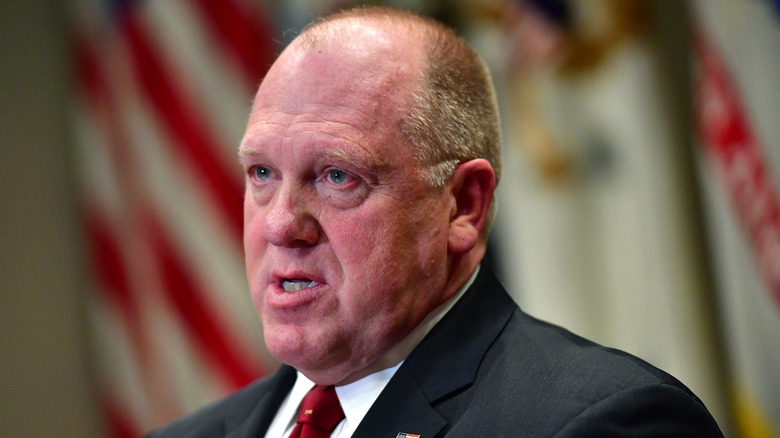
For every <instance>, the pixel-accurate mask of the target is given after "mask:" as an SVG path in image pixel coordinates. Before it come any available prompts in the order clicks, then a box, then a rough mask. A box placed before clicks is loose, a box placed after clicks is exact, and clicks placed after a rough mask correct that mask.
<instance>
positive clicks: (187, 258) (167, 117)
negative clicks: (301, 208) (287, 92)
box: [70, 0, 277, 437]
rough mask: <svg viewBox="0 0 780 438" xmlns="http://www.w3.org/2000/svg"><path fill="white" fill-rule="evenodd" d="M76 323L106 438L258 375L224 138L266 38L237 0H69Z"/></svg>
mask: <svg viewBox="0 0 780 438" xmlns="http://www.w3.org/2000/svg"><path fill="white" fill-rule="evenodd" d="M70 5H71V6H72V7H71V12H72V16H73V20H71V22H72V23H73V24H74V25H73V27H72V29H71V30H72V32H71V36H72V47H73V53H74V63H73V65H74V81H75V86H74V105H73V110H72V112H71V113H72V119H73V120H72V122H73V126H74V132H75V142H74V143H75V145H76V161H77V167H78V176H77V177H78V181H79V183H80V186H81V187H82V188H83V190H82V194H83V196H82V213H83V223H84V238H85V241H86V242H87V246H88V255H89V258H90V260H89V264H90V268H91V272H92V279H93V281H92V282H91V288H90V293H89V299H88V302H89V309H88V328H87V329H88V331H89V333H90V337H91V339H92V342H91V346H92V353H93V356H94V359H95V361H94V364H95V366H94V373H93V375H94V382H95V387H96V388H97V390H98V399H99V405H100V408H101V413H102V417H103V419H104V422H105V426H106V431H107V433H106V435H107V436H111V437H133V436H139V435H141V434H143V433H144V432H146V431H148V430H149V429H151V428H153V427H157V426H159V425H162V424H164V423H167V422H169V421H170V420H172V419H173V418H175V417H178V416H179V415H181V414H183V413H185V412H188V411H191V410H193V409H195V408H197V407H198V406H201V405H203V404H205V403H206V402H207V401H210V400H213V399H215V398H217V397H218V396H220V395H222V394H225V393H226V392H229V391H232V390H235V389H236V388H238V387H241V386H243V385H245V384H246V383H248V382H250V381H252V380H254V379H256V378H258V377H260V376H262V375H264V374H267V373H268V372H270V371H272V370H273V369H274V368H275V367H276V362H275V360H274V359H273V358H272V357H270V356H269V355H268V353H267V352H266V351H265V350H264V347H263V341H262V332H261V327H260V323H259V320H258V318H257V316H256V315H255V312H254V309H253V307H252V304H251V300H250V298H249V293H248V288H247V286H246V280H245V275H244V264H243V250H242V239H241V235H242V220H243V215H242V205H243V204H242V194H243V176H242V174H241V171H240V168H239V166H238V163H237V159H236V147H237V145H238V142H239V140H240V138H241V135H242V133H243V130H244V127H245V123H246V118H247V115H248V113H249V108H250V105H251V99H252V96H253V93H254V91H255V89H256V87H257V84H258V83H259V81H260V80H261V78H262V76H263V74H264V72H265V70H266V69H267V68H268V66H270V64H271V62H272V60H273V57H274V56H275V53H276V51H277V47H276V45H275V44H274V42H273V31H272V30H271V29H270V27H269V24H268V20H267V18H266V16H265V15H264V11H263V10H262V8H261V6H260V5H259V4H258V3H257V2H250V1H248V0H247V1H244V0H157V1H155V0H149V1H141V0H135V1H133V0H124V1H120V0H114V1H109V0H74V1H73V2H72V3H70Z"/></svg>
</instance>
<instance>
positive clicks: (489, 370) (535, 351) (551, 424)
mask: <svg viewBox="0 0 780 438" xmlns="http://www.w3.org/2000/svg"><path fill="white" fill-rule="evenodd" d="M474 389H475V394H474V396H475V397H477V398H480V399H482V400H487V402H486V405H493V407H492V408H489V409H494V408H496V407H497V406H502V407H503V408H504V410H506V407H508V406H511V407H512V408H511V411H513V412H514V413H515V414H516V415H512V416H511V417H513V418H514V420H512V421H509V422H508V423H507V424H505V425H504V426H509V425H510V423H522V425H519V424H511V427H521V428H523V429H528V430H536V431H539V432H540V431H543V430H544V431H546V433H544V434H541V435H555V434H557V433H560V434H561V436H567V433H569V432H571V433H575V432H576V433H580V432H582V431H584V430H585V431H587V430H599V431H604V430H605V429H604V428H605V427H607V428H608V427H613V426H614V422H620V421H624V420H626V421H630V422H634V423H635V424H634V426H635V427H641V428H645V429H647V428H650V429H647V430H656V432H658V433H659V434H660V435H664V436H666V435H669V434H671V435H674V434H679V433H680V432H681V431H684V432H685V433H688V432H691V433H692V435H690V436H718V435H719V431H718V428H717V425H716V424H715V422H714V420H713V419H712V417H711V416H710V414H709V413H708V412H707V409H706V407H705V406H704V404H703V403H702V402H701V401H700V400H699V399H698V398H697V397H696V395H694V394H693V392H691V391H690V390H689V389H688V388H687V387H686V386H685V385H684V384H683V383H681V382H680V381H679V380H677V379H676V378H674V377H673V376H672V375H670V374H668V373H666V372H664V371H663V370H661V369H659V368H657V367H655V366H653V365H651V364H649V363H648V362H646V361H644V360H642V359H640V358H638V357H636V356H634V355H631V354H629V353H626V352H623V351H620V350H616V349H612V348H607V347H604V346H601V345H598V344H596V343H594V342H591V341H589V340H587V339H585V338H582V337H580V336H578V335H575V334H573V333H571V332H569V331H568V330H566V329H563V328H561V327H558V326H555V325H553V324H549V323H547V322H544V321H540V320H537V319H535V318H533V317H531V316H529V315H527V314H525V313H523V312H522V311H520V310H519V309H517V310H516V311H515V312H514V314H513V315H512V317H511V318H510V320H509V322H508V324H507V325H506V326H505V328H504V331H503V332H502V334H501V336H499V337H498V338H497V339H496V341H495V343H494V344H493V346H492V347H491V348H490V350H489V352H488V354H487V355H486V356H485V358H484V360H483V363H482V366H481V368H480V371H479V373H478V375H477V378H476V379H475V381H474ZM629 417H630V418H629ZM645 423H646V424H645ZM494 427H496V426H495V425H494ZM497 427H500V426H497ZM663 427H667V428H666V429H664V428H663ZM652 428H657V429H652ZM687 428H690V429H687ZM697 429H698V431H697ZM567 431H568V432H567ZM576 433H575V435H576ZM671 435H670V436H671Z"/></svg>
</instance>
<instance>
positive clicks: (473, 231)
mask: <svg viewBox="0 0 780 438" xmlns="http://www.w3.org/2000/svg"><path fill="white" fill-rule="evenodd" d="M450 183H451V184H452V192H451V193H452V197H451V203H452V206H451V211H450V228H449V236H448V242H447V243H448V250H449V252H450V253H451V254H456V255H460V254H465V253H467V252H469V251H470V250H471V249H472V248H474V246H475V245H476V244H477V242H478V241H479V239H480V234H481V233H482V229H483V228H484V227H485V225H486V222H487V215H488V209H489V207H490V201H491V199H492V198H493V190H494V189H495V186H496V178H495V173H494V172H493V167H492V166H491V165H490V163H488V162H487V161H486V160H484V159H481V158H479V159H474V160H470V161H467V162H465V163H462V164H461V165H460V166H458V168H457V169H456V170H455V174H454V175H453V177H452V180H451V181H450Z"/></svg>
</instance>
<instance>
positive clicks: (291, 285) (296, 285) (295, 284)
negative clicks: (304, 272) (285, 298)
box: [282, 278, 318, 292]
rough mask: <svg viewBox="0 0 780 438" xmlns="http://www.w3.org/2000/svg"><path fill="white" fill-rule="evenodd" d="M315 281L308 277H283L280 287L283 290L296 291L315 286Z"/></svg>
mask: <svg viewBox="0 0 780 438" xmlns="http://www.w3.org/2000/svg"><path fill="white" fill-rule="evenodd" d="M317 284H318V283H317V282H316V281H312V280H309V279H308V278H285V279H283V280H282V289H284V291H285V292H298V291H301V290H305V289H309V288H311V287H314V286H316V285H317Z"/></svg>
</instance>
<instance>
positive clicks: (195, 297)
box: [149, 220, 267, 389]
mask: <svg viewBox="0 0 780 438" xmlns="http://www.w3.org/2000/svg"><path fill="white" fill-rule="evenodd" d="M149 233H150V234H149V237H150V240H151V242H150V243H151V244H152V246H153V249H154V253H155V257H156V259H157V263H158V267H159V270H160V275H161V276H162V282H163V288H164V293H165V295H166V297H167V298H168V301H169V302H170V304H171V305H172V306H173V308H174V311H175V312H176V313H177V314H178V315H179V317H180V318H181V320H182V322H183V323H184V325H185V326H186V327H187V331H188V332H189V333H190V334H192V336H193V340H194V342H195V345H196V346H198V347H199V348H200V349H201V351H202V352H204V353H205V356H206V357H207V358H208V360H209V361H211V362H212V363H213V364H214V365H216V366H217V369H218V370H220V371H221V372H222V375H223V376H224V377H225V380H226V381H227V382H229V384H230V385H232V389H237V388H240V387H242V386H244V385H246V384H247V383H249V382H251V381H253V380H254V379H257V378H258V377H260V376H262V375H265V374H267V370H264V369H262V367H261V366H260V365H259V364H257V363H255V362H254V361H253V360H252V359H251V356H249V355H248V354H245V353H244V352H242V351H241V348H240V347H239V346H238V345H237V344H236V343H235V342H234V341H233V339H232V338H231V337H230V336H229V335H228V334H227V333H226V332H225V330H224V327H223V326H222V325H221V324H220V320H219V317H218V316H217V315H216V314H215V313H214V311H213V310H212V308H211V307H210V306H209V304H208V303H207V302H206V300H205V299H204V298H203V297H204V296H205V292H204V291H203V290H202V289H201V288H200V286H199V285H198V283H197V282H196V281H195V280H194V279H193V278H192V277H191V274H190V272H189V271H188V270H187V268H186V267H185V264H184V262H183V261H182V260H181V259H180V258H179V256H178V254H177V253H176V251H175V249H174V247H173V245H172V243H171V241H170V240H169V239H168V236H167V234H166V233H165V231H163V229H162V228H161V227H160V226H159V224H158V223H157V222H156V221H155V220H151V221H150V222H149Z"/></svg>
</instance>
